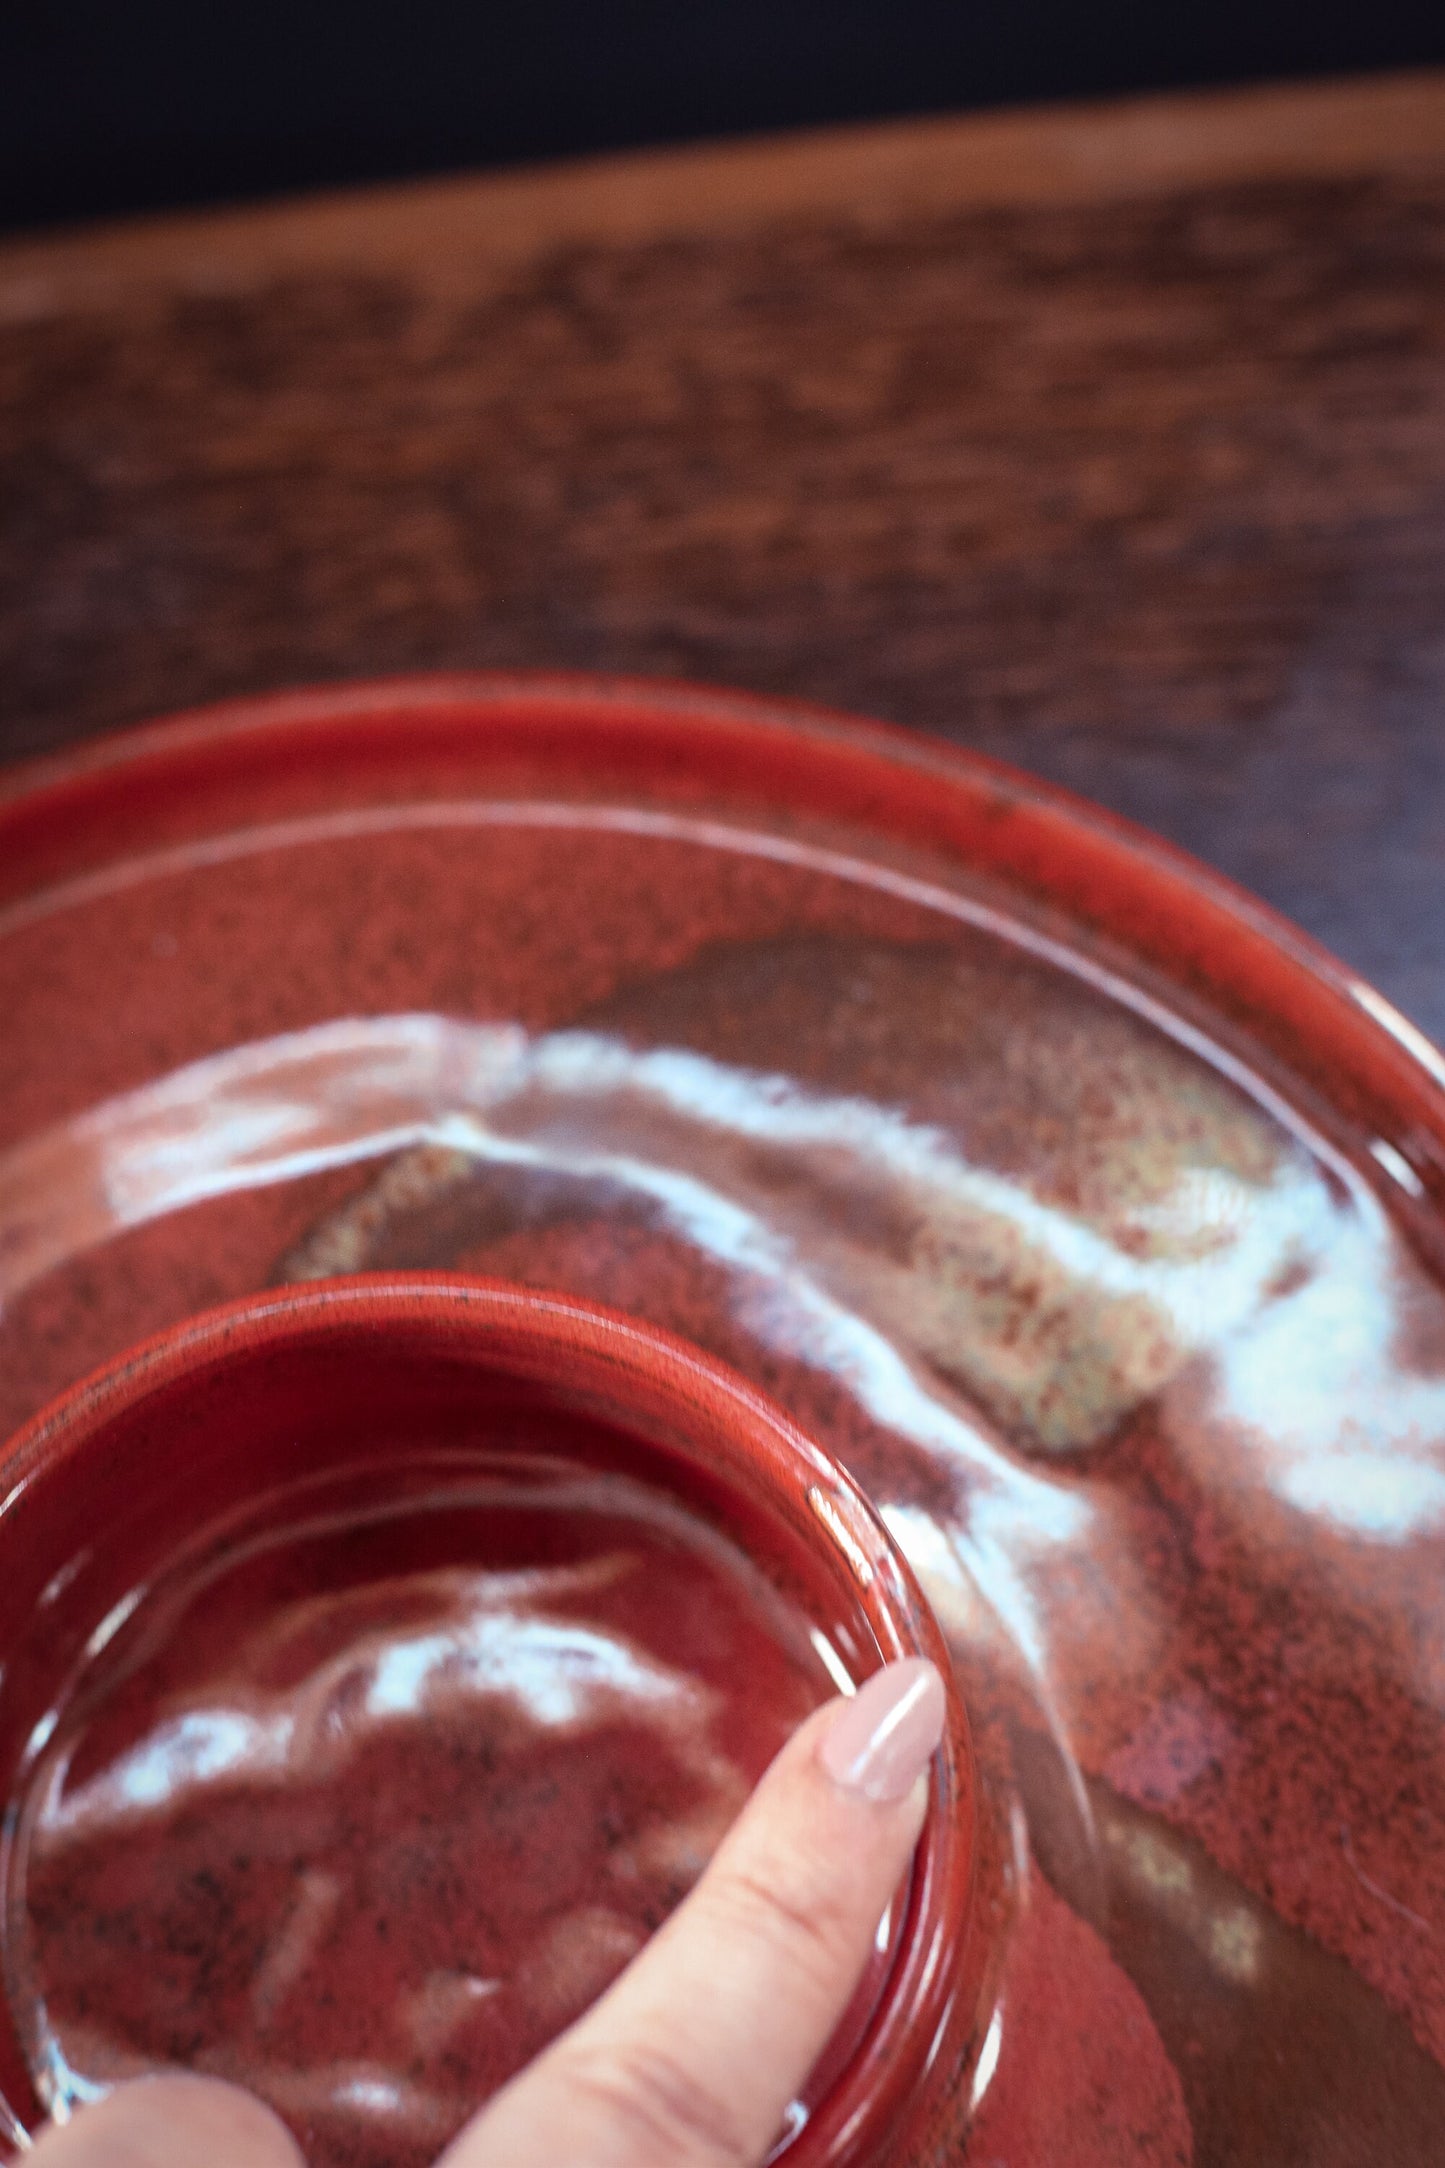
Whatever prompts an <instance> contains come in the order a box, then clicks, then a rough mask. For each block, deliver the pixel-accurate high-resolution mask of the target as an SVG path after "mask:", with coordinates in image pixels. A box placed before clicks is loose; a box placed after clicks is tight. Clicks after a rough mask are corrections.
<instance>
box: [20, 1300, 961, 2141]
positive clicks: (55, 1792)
mask: <svg viewBox="0 0 1445 2168" xmlns="http://www.w3.org/2000/svg"><path fill="white" fill-rule="evenodd" d="M0 1475H3V1482H0V1492H3V1497H4V1503H3V1507H0V1654H3V1659H4V1672H3V1680H0V1785H3V1796H4V1798H5V1800H6V1801H7V1803H8V1806H9V1813H8V1815H7V1823H6V1838H5V1860H4V1869H5V1878H6V1894H7V1905H6V1921H7V1930H6V1936H5V1962H6V1988H7V2001H8V2022H7V2024H6V2027H5V2031H4V2036H3V2040H0V2082H3V2086H4V2091H5V2094H6V2095H7V2097H8V2099H9V2101H10V2102H11V2103H12V2104H13V2106H14V2109H15V2111H16V2115H17V2118H18V2120H19V2121H20V2123H21V2124H31V2125H33V2124H34V2122H35V2121H36V2120H37V2119H38V2118H39V2117H40V2116H42V2115H43V2114H44V2113H45V2112H46V2110H47V2109H48V2108H52V2107H55V2106H57V2105H59V2106H62V2107H63V2106H66V2105H68V2104H71V2103H73V2102H75V2101H77V2100H83V2099H85V2098H87V2097H89V2096H91V2095H92V2094H93V2093H94V2092H95V2091H97V2090H103V2089H104V2088H105V2087H106V2086H107V2085H108V2084H111V2083H114V2082H116V2081H117V2080H119V2079H121V2078H123V2077H125V2076H127V2075H129V2074H133V2073H136V2072H139V2071H142V2070H145V2069H149V2068H155V2067H158V2066H166V2065H173V2064H182V2065H189V2066H192V2067H199V2068H204V2069H207V2070H211V2071H214V2072H216V2073H218V2074H220V2075H224V2076H227V2077H231V2078H233V2079H236V2080H238V2081H240V2082H242V2083H246V2084H249V2085H251V2086H253V2087H254V2088H255V2089H256V2090H258V2091H260V2092H261V2093H263V2094H264V2095H265V2096H266V2097H268V2098H269V2099H271V2100H272V2102H273V2103H274V2104H275V2105H276V2106H277V2107H278V2109H279V2110H280V2111H281V2113H282V2114H283V2115H284V2116H285V2117H286V2118H287V2120H288V2121H289V2122H290V2123H291V2124H292V2126H293V2128H295V2130H296V2131H297V2134H298V2136H299V2138H300V2139H301V2142H302V2144H303V2146H304V2147H305V2149H306V2151H307V2155H308V2158H309V2159H310V2160H311V2161H312V2162H313V2163H314V2164H316V2168H326V2164H328V2163H338V2164H339V2163H343V2162H345V2163H353V2162H354V2163H358V2164H359V2163H369V2162H372V2161H375V2162H377V2163H378V2164H379V2163H381V2162H383V2161H384V2162H387V2163H389V2164H393V2168H394V2164H396V2163H402V2162H410V2161H413V2160H415V2161H417V2162H422V2161H424V2160H427V2159H429V2158H430V2157H431V2156H433V2155H434V2154H435V2152H436V2151H437V2150H438V2149H439V2147H440V2146H441V2145H442V2144H443V2143H444V2142H445V2140H446V2139H447V2137H448V2136H449V2135H450V2134H451V2132H452V2131H453V2130H454V2129H455V2127H456V2126H457V2125H458V2124H459V2123H460V2121H461V2120H462V2119H463V2118H464V2117H465V2115H466V2114H467V2113H468V2112H470V2110H471V2109H472V2108H473V2107H475V2106H476V2105H477V2104H478V2102H479V2101H480V2100H481V2099H483V2098H485V2097H486V2096H487V2094H488V2093H489V2092H490V2091H492V2090H493V2089H495V2087H496V2085H497V2084H499V2083H501V2082H502V2081H503V2080H504V2079H505V2078H506V2077H507V2076H508V2075H509V2074H510V2072H511V2071H512V2070H513V2069H514V2068H516V2067H518V2066H519V2065H520V2064H521V2063H522V2062H524V2061H525V2060H527V2059H528V2058H529V2057H530V2056H531V2055H532V2054H533V2053H535V2052H536V2051H537V2049H538V2048H539V2047H540V2046H542V2045H543V2044H544V2042H545V2041H546V2039H548V2038H550V2037H551V2036H552V2035H553V2034H554V2033H555V2032H556V2031H558V2030H559V2029H560V2028H561V2027H562V2026H563V2025H565V2024H566V2023H568V2022H569V2021H570V2020H571V2018H572V2017H573V2016H575V2015H576V2014H578V2012H579V2011H580V2010H581V2009H582V2008H583V2007H585V2005H586V2004H587V2002H589V2001H590V2000H591V1999H592V1998H593V1996H594V1995H595V1994H596V1993H597V1992H599V1991H600V1989H601V1988H602V1986H604V1985H605V1984H606V1981H607V1980H608V1979H609V1978H610V1977H611V1976H612V1975H613V1974H615V1972H616V1971H618V1970H619V1969H620V1967H621V1965H622V1964H623V1963H625V1961H626V1959H627V1958H628V1957H629V1956H630V1955H631V1954H632V1953H633V1951H634V1950H635V1949H636V1948H637V1947H639V1946H640V1944H641V1942H642V1941H643V1940H644V1939H645V1937H646V1935H647V1933H648V1932H649V1931H650V1930H651V1928H652V1927H654V1926H655V1925H656V1924H657V1923H658V1921H659V1920H660V1919H661V1918H662V1917H663V1916H665V1914H666V1913H667V1911H668V1910H670V1909H671V1907H672V1905H673V1904H674V1903H675V1902H676V1901H677V1899H678V1897H679V1896H680V1895H681V1894H682V1893H683V1892H684V1890H685V1889H686V1888H687V1887H688V1886H689V1884H690V1883H691V1881H692V1880H693V1879H694V1878H695V1876H696V1874H697V1872H698V1871H699V1869H700V1866H701V1864H702V1863H703V1861H704V1860H705V1858H706V1856H707V1855H708V1853H709V1852H710V1850H711V1848H712V1845H713V1844H714V1842H715V1841H716V1838H717V1836H718V1835H719V1834H720V1831H721V1829H722V1828H723V1827H725V1826H726V1823H727V1821H728V1820H729V1819H731V1817H732V1815H733V1814H734V1813H735V1812H736V1809H737V1807H738V1805H739V1804H740V1802H741V1800H742V1798H743V1797H744V1796H745V1795H746V1791H747V1789H748V1788H749V1786H750V1785H751V1783H752V1782H753V1781H754V1779H755V1778H756V1777H757V1775H758V1774H759V1773H760V1772H761V1770H762V1768H763V1767H764V1766H765V1765H766V1763H767V1761H768V1760H769V1759H770V1758H771V1755H772V1753H773V1752H774V1751H775V1750H776V1748H777V1746H778V1745H779V1744H780V1743H781V1741H782V1739H783V1738H784V1737H786V1735H787V1734H788V1732H789V1731H790V1730H791V1729H792V1728H793V1727H794V1725H795V1724H796V1723H797V1722H798V1721H799V1719H800V1718H801V1717H802V1716H803V1715H804V1714H805V1713H806V1712H807V1710H808V1708H809V1707H811V1706H813V1705H814V1704H816V1703H817V1702H818V1701H820V1700H822V1699H823V1698H825V1697H826V1696H827V1695H828V1694H830V1693H831V1692H833V1691H835V1690H836V1689H837V1688H838V1687H839V1686H847V1685H849V1684H851V1683H852V1682H853V1681H856V1680H860V1679H861V1678H863V1677H865V1676H866V1675H867V1674H868V1673H870V1672H871V1671H873V1670H875V1669H876V1668H877V1667H878V1665H879V1664H880V1663H882V1662H885V1661H887V1660H888V1659H890V1658H893V1657H896V1656H902V1655H913V1654H924V1655H927V1656H930V1657H932V1658H933V1659H934V1660H935V1661H937V1662H939V1663H940V1665H941V1666H942V1667H943V1669H944V1672H945V1676H947V1674H948V1662H947V1656H946V1653H945V1650H944V1647H943V1645H942V1642H941V1640H940V1638H939V1634H938V1630H937V1628H936V1626H935V1624H934V1622H933V1619H932V1617H931V1614H930V1613H929V1611H928V1608H927V1606H926V1604H925V1603H924V1601H923V1599H922V1597H921V1595H920V1593H919V1591H918V1588H917V1586H916V1584H915V1582H914V1581H913V1579H912V1577H911V1575H910V1573H909V1571H908V1569H907V1567H906V1566H905V1565H904V1564H903V1563H902V1561H901V1559H900V1557H899V1555H898V1553H897V1551H896V1550H895V1549H894V1547H893V1545H892V1543H891V1542H890V1540H889V1538H888V1536H887V1534H886V1533H885V1530H884V1528H883V1525H882V1523H881V1522H880V1521H879V1520H878V1518H877V1517H876V1515H875V1514H874V1513H873V1511H872V1509H871V1508H870V1507H869V1505H868V1504H867V1503H866V1501H865V1500H864V1498H863V1496H862V1495H861V1493H860V1492H859V1491H858V1490H857V1488H856V1487H855V1486H854V1485H853V1483H852V1482H851V1481H850V1480H849V1478H848V1477H847V1476H846V1475H845V1474H844V1473H843V1472H842V1471H841V1470H840V1468H839V1467H838V1466H837V1464H836V1463H835V1462H834V1461H832V1460H831V1459H830V1458H829V1457H828V1456H827V1455H826V1454H824V1453H823V1452H822V1451H821V1450H820V1449H819V1448H818V1447H817V1446H816V1445H814V1444H813V1443H812V1442H811V1441H810V1440H809V1439H807V1438H806V1437H805V1436H803V1435H802V1434H801V1433H800V1432H799V1431H798V1430H797V1429H796V1428H795V1427H794V1426H793V1425H792V1424H791V1423H790V1422H789V1421H788V1419H787V1418H786V1417H785V1416H784V1415H783V1414H782V1413H781V1412H780V1411H779V1410H778V1409H776V1408H775V1407H773V1406H772V1405H771V1404H770V1403H769V1402H768V1401H767V1400H765V1399H764V1398H763V1397H762V1396H760V1395H759V1394H758V1393H757V1392H756V1391H755V1390H753V1389H752V1388H751V1387H750V1386H748V1385H747V1384H745V1383H744V1382H743V1381H742V1380H741V1379H739V1378H737V1377H735V1376H733V1375H732V1374H731V1373H729V1372H728V1371H726V1370H724V1369H722V1368H721V1367H719V1366H718V1365H717V1364H715V1363H714V1362H712V1361H710V1360H707V1359H705V1358H703V1357H702V1356H701V1355H699V1354H698V1353H697V1352H696V1351H694V1350H693V1349H691V1348H689V1347H687V1346H686V1345H685V1344H683V1343H682V1342H680V1341H677V1340H675V1339H673V1338H671V1337H670V1336H669V1335H667V1334H665V1333H662V1332H659V1331H657V1330H654V1329H653V1328H651V1327H647V1326H643V1325H640V1324H638V1323H636V1322H635V1321H633V1320H630V1319H628V1318H625V1317H622V1316H620V1315H617V1314H615V1313H612V1312H609V1311H605V1310H601V1309H597V1308H594V1307H591V1306H588V1305H585V1304H582V1303H579V1302H577V1301H575V1300H572V1299H569V1298H565V1297H562V1296H555V1297H554V1296H547V1295H540V1294H536V1293H532V1292H527V1291H523V1290H521V1289H518V1288H512V1287H507V1286H504V1285H500V1284H494V1283H487V1282H478V1281H465V1280H456V1279H449V1278H446V1277H444V1276H441V1275H435V1274H430V1275H429V1274H419V1275H413V1276H408V1277H404V1278H397V1277H383V1276H372V1277H365V1278H357V1279H351V1280H339V1281H328V1282H323V1283H319V1284H316V1285H312V1286H309V1287H304V1288H301V1289H298V1290H295V1291H287V1292H285V1293H276V1294H269V1295H262V1296H257V1297H253V1298H250V1299H247V1300H245V1301H242V1302H239V1303H234V1304H231V1305H229V1306H228V1307H225V1308H223V1309H219V1310H216V1311H213V1312H211V1313H209V1314H208V1315H206V1316H204V1317H202V1318H200V1319H199V1320H196V1321H194V1322H192V1323H189V1324H186V1325H182V1326H179V1327H177V1328H175V1329H174V1330H172V1331H170V1332H168V1333H166V1334H163V1335H162V1336H161V1337H159V1338H158V1339H155V1340H152V1341H150V1342H148V1343H147V1344H146V1345H144V1346H143V1347H141V1348H140V1349H139V1350H138V1351H136V1352H134V1353H132V1354H130V1355H128V1356H126V1357H123V1358H122V1359H121V1360H119V1361H118V1362H116V1363H114V1364H112V1365H111V1366H110V1367H109V1368H107V1369H106V1370H104V1371H102V1372H100V1373H98V1374H97V1375H96V1376H94V1377H92V1378H91V1379H90V1380H88V1381H87V1382H85V1383H83V1384H81V1385H79V1386H77V1387H76V1388H75V1389H74V1390H73V1391H71V1392H70V1393H68V1394H67V1395H66V1396H65V1397H64V1398H63V1399H61V1400H59V1401H57V1402H56V1403H54V1404H53V1405H52V1406H51V1407H50V1408H49V1409H48V1410H47V1411H45V1412H44V1413H42V1414H41V1415H40V1416H39V1417H37V1418H36V1420H35V1421H34V1422H32V1423H31V1424H30V1425H28V1426H27V1428H26V1429H25V1430H23V1431H22V1432H21V1433H20V1434H19V1435H18V1436H17V1437H16V1438H15V1439H14V1440H13V1441H12V1443H11V1444H10V1446H9V1448H8V1449H7V1451H6V1454H5V1458H4V1465H3V1471H0ZM973 1787H974V1771H973V1759H972V1753H971V1749H970V1744H969V1739H968V1733H967V1726H966V1721H965V1718H964V1715H963V1711H962V1709H961V1707H960V1706H958V1705H957V1704H956V1703H955V1704H954V1706H953V1708H952V1710H951V1716H950V1722H949V1727H948V1731H947V1736H946V1738H945V1741H944V1744H943V1747H942V1749H941V1751H940V1753H939V1754H938V1756H937V1757H936V1760H935V1766H934V1771H933V1777H932V1796H931V1801H930V1806H929V1813H928V1820H927V1824H926V1827H925V1830H924V1833H923V1836H922V1839H921V1842H920V1845H919V1848H918V1853H917V1856H916V1861H915V1864H914V1868H913V1872H912V1876H911V1880H910V1882H909V1884H908V1886H907V1888H906V1890H905V1891H904V1892H902V1893H901V1894H900V1898H899V1900H898V1901H897V1903H896V1904H895V1906H894V1909H893V1912H892V1914H891V1915H890V1918H889V1920H888V1921H886V1922H885V1923H884V1927H883V1929H882V1930H880V1938H879V1945H878V1952H877V1956H876V1959H875V1962H874V1965H873V1968H872V1971H871V1973H870V1976H869V1977H868V1979H867V1980H865V1982H864V1983H863V1986H862V1988H861V1989H860V1992H859V1995H858V1997H857V1998H855V2003H854V2006H853V2008H852V2010H851V2011H850V2013H849V2015H848V2017H847V2018H846V2019H845V2021H844V2024H843V2025H842V2026H841V2027H840V2030H839V2033H838V2035H837V2036H836V2037H835V2040H834V2042H833V2044H832V2046H831V2048H830V2050H829V2051H828V2053H827V2055H826V2056H825V2057H824V2059H823V2062H822V2064H820V2066H819V2069H818V2071H817V2072H815V2074H814V2078H813V2081H812V2084H811V2086H810V2089H809V2092H808V2094H807V2096H806V2097H805V2099H803V2100H802V2101H800V2102H799V2103H798V2104H797V2105H796V2109H795V2115H794V2120H793V2123H792V2125H791V2126H790V2130H789V2133H788V2134H786V2135H785V2138H784V2140H783V2141H782V2143H783V2148H784V2150H785V2151H786V2152H787V2153H788V2155H789V2157H790V2158H791V2159H793V2160H796V2161H798V2162H807V2163H809V2164H821V2163H824V2162H827V2163H841V2162H844V2161H855V2160H862V2159H865V2158H869V2157H873V2156H875V2155H877V2154H878V2153H879V2151H880V2150H887V2151H889V2152H890V2153H891V2152H893V2151H894V2150H895V2148H902V2149H904V2150H906V2148H907V2145H908V2137H909V2132H910V2130H912V2129H916V2128H919V2127H921V2126H922V2124H923V2123H924V2122H926V2120H927V2119H928V2118H929V2117H930V2115H931V2113H932V2111H933V2109H934V2108H935V2107H936V2105H937V2103H936V2101H935V2100H934V2097H933V2096H934V2093H935V2091H936V2090H937V2088H938V2086H939V2085H940V2084H941V2083H943V2082H945V2081H946V2082H947V2084H948V2085H949V2087H950V2089H952V2088H954V2087H956V2085H957V2084H958V2082H959V2078H960V2069H961V2068H963V2067H966V2066H967V2063H968V2054H967V2050H968V2047H969V2043H970V2030H971V2028H972V2027H973V2026H974V2023H975V2013H976V2009H977V2005H978V1987H977V1981H978V1973H979V1969H980V1965H981V1956H980V1953H979V1951H978V1948H977V1944H978V1941H979V1937H978V1935H977V1934H976V1933H973V1932H971V1921H972V1913H973V1910H974V1908H975V1893H974V1885H975V1869H974V1831H975V1808H974V1791H973ZM940 2051H941V2052H940Z"/></svg>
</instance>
